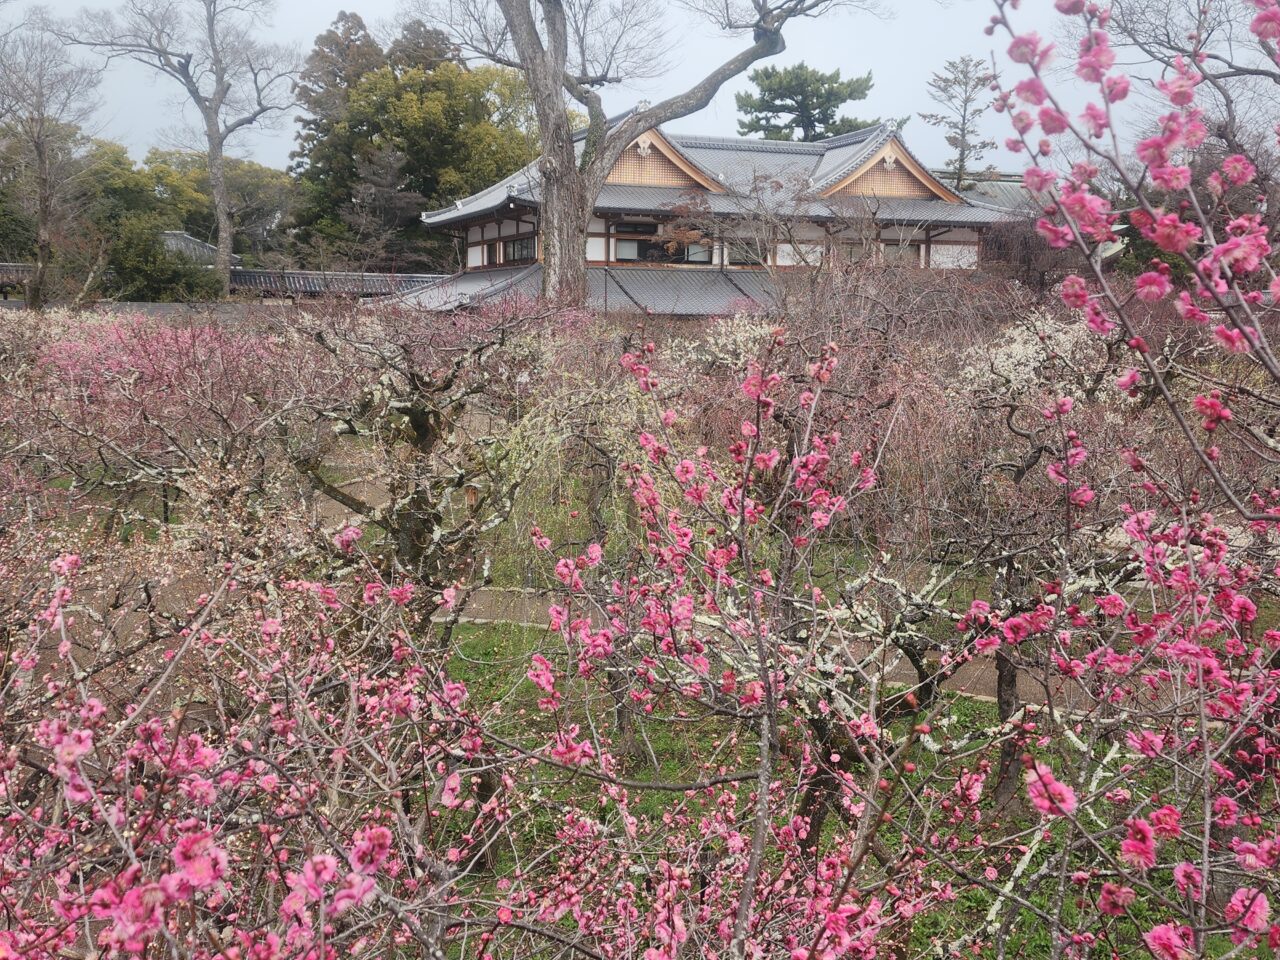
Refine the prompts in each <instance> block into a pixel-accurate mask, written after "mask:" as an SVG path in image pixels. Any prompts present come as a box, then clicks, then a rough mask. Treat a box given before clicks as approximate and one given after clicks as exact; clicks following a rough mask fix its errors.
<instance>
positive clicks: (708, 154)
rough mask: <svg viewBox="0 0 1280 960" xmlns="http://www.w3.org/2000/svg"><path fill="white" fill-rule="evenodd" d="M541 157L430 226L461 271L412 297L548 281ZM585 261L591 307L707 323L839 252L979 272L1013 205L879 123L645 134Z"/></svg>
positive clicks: (427, 300) (620, 168)
mask: <svg viewBox="0 0 1280 960" xmlns="http://www.w3.org/2000/svg"><path fill="white" fill-rule="evenodd" d="M539 176H540V175H539V172H538V166H537V163H536V162H535V163H532V164H530V165H528V166H526V167H524V168H523V169H521V170H519V171H517V172H516V173H514V174H512V175H511V176H509V177H507V178H506V179H504V180H502V181H500V182H498V183H495V184H494V185H493V186H491V187H489V188H487V189H485V190H482V191H480V192H479V193H477V194H474V195H472V196H470V197H467V198H465V199H462V200H458V201H457V202H455V203H454V204H453V205H451V206H449V207H446V208H445V209H443V210H436V211H432V212H430V213H425V214H423V216H422V220H423V223H424V224H425V225H426V226H427V227H428V228H430V229H432V230H433V231H437V232H441V233H446V234H449V235H452V236H454V237H456V238H457V239H458V240H459V241H460V242H461V243H462V244H463V245H464V248H465V261H464V262H465V268H464V270H463V272H461V273H459V274H457V275H455V276H453V277H450V278H448V279H447V280H444V281H441V282H440V283H437V284H432V285H429V286H427V287H423V288H419V289H417V290H415V291H414V292H413V293H411V294H409V295H407V296H408V299H409V300H411V302H413V303H415V304H417V305H420V306H425V307H429V308H434V309H454V308H457V307H463V306H467V305H471V304H475V303H477V302H480V301H483V300H486V299H489V298H491V297H498V296H505V295H509V294H512V293H521V294H528V295H535V294H536V293H537V292H538V290H539V288H540V285H541V266H540V264H539V262H538V261H539V249H538V215H539V200H540V193H541V190H540V183H539ZM594 214H595V215H594V217H593V218H592V220H591V223H590V227H589V230H588V236H587V241H586V246H585V249H584V251H583V255H584V256H585V257H586V260H587V264H588V278H589V284H590V298H591V301H592V306H595V307H598V308H604V309H610V310H614V309H619V310H637V309H638V310H641V311H646V312H652V313H676V314H683V315H707V314H717V313H723V312H726V310H728V309H730V308H731V306H732V305H733V304H734V303H735V302H741V301H744V300H756V301H759V300H760V299H761V298H765V299H767V297H768V295H769V287H770V278H771V277H772V276H773V275H774V274H775V273H776V271H778V270H792V269H805V268H806V267H812V266H816V265H818V264H819V263H820V262H821V261H822V260H823V259H824V258H826V257H829V256H832V255H833V254H835V253H837V252H839V253H840V254H841V255H843V256H848V257H854V258H858V257H864V256H874V257H883V258H885V259H895V260H902V261H905V262H907V263H910V264H913V265H918V266H920V267H932V268H941V269H971V268H973V267H976V266H977V265H978V262H979V258H980V255H981V245H982V234H983V231H984V230H985V229H986V228H987V227H989V226H990V225H991V224H992V223H994V222H996V221H999V220H1002V219H1007V218H1008V217H1009V216H1010V214H1009V211H1008V210H1006V209H1002V208H1001V207H1000V206H998V205H995V204H991V203H987V202H976V203H975V202H971V201H970V200H969V199H967V198H966V197H964V196H961V195H960V194H958V193H956V192H955V191H953V190H951V189H950V188H948V187H947V186H946V185H944V184H943V183H942V182H941V181H940V180H939V179H938V178H937V177H935V176H934V175H933V174H932V173H931V172H930V171H929V170H928V169H927V168H926V167H925V166H924V165H923V164H921V163H920V161H919V160H917V159H916V158H915V156H913V155H912V153H911V151H910V150H908V149H907V147H906V145H905V144H904V143H903V141H902V139H901V137H900V136H899V135H898V133H897V132H896V129H895V128H894V127H892V126H890V125H888V124H877V125H875V126H871V127H867V128H864V129H862V130H858V131H855V132H853V133H847V134H843V135H841V136H837V137H831V138H829V139H827V140H821V141H817V142H812V143H806V142H791V141H776V140H753V139H745V138H740V137H706V136H695V135H688V134H668V133H666V132H664V131H662V130H660V129H659V130H652V131H650V132H648V133H645V134H643V135H641V136H640V137H638V138H637V139H636V140H635V141H634V142H633V143H632V144H631V145H630V146H628V147H627V149H626V151H625V152H624V153H623V154H622V156H621V157H620V158H619V159H618V162H617V163H616V164H615V166H614V168H613V170H612V172H611V173H610V174H609V177H608V180H607V182H606V184H605V186H604V188H603V189H602V190H601V192H600V195H599V197H598V198H597V200H596V203H595V210H594Z"/></svg>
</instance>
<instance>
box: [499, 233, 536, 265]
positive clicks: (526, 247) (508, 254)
mask: <svg viewBox="0 0 1280 960" xmlns="http://www.w3.org/2000/svg"><path fill="white" fill-rule="evenodd" d="M537 256H538V241H537V238H536V237H513V238H512V239H510V240H503V241H502V262H503V263H532V262H533V261H534V260H535V259H537Z"/></svg>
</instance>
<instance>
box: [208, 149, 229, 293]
mask: <svg viewBox="0 0 1280 960" xmlns="http://www.w3.org/2000/svg"><path fill="white" fill-rule="evenodd" d="M205 135H206V137H207V138H208V141H209V192H210V193H211V194H213V213H214V216H215V217H216V218H217V221H218V252H217V254H216V255H215V257H214V261H213V268H214V270H216V271H217V272H218V279H219V280H220V281H221V283H222V293H223V296H225V295H226V294H227V290H228V288H229V287H230V285H231V251H232V244H233V243H234V240H235V233H234V229H235V228H234V227H233V226H232V225H231V199H230V198H229V197H228V196H227V177H226V169H225V167H226V165H225V162H224V158H223V155H222V136H221V134H220V133H219V132H218V131H217V130H216V129H212V128H211V129H209V130H207V131H206V134H205Z"/></svg>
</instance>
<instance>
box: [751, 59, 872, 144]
mask: <svg viewBox="0 0 1280 960" xmlns="http://www.w3.org/2000/svg"><path fill="white" fill-rule="evenodd" d="M747 79H748V80H750V81H751V82H752V83H753V84H755V86H756V90H757V92H756V93H738V94H735V95H734V100H735V101H736V102H737V104H738V112H739V113H741V114H743V115H744V116H743V118H742V119H741V120H739V121H738V132H739V133H741V134H742V135H743V136H751V135H752V134H756V133H758V134H762V135H763V136H764V138H765V139H766V140H803V141H810V140H823V139H826V138H827V137H834V136H838V135H839V134H842V133H850V132H852V131H854V130H860V129H862V128H863V127H868V126H870V125H871V124H873V123H875V122H876V121H874V120H859V119H855V118H853V117H842V116H837V114H838V113H839V111H840V108H841V107H843V106H844V105H845V104H846V103H850V102H852V101H854V100H865V99H866V97H867V94H868V93H870V91H871V74H870V73H867V74H866V75H865V76H861V77H850V78H849V79H848V80H842V79H841V78H840V71H839V70H832V71H831V72H830V73H823V72H822V71H821V70H816V69H814V68H813V67H810V66H808V65H807V64H805V63H797V64H794V65H792V66H790V67H772V66H765V67H759V68H757V69H755V70H752V71H751V73H749V74H748V75H747Z"/></svg>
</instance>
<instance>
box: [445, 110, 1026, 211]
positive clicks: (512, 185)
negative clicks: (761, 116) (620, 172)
mask: <svg viewBox="0 0 1280 960" xmlns="http://www.w3.org/2000/svg"><path fill="white" fill-rule="evenodd" d="M663 136H664V137H665V138H666V139H667V140H668V141H669V142H670V143H671V145H672V146H673V147H674V148H675V149H676V150H678V151H679V152H680V154H681V155H683V156H684V157H685V158H686V159H687V160H689V161H690V162H691V163H692V164H694V165H695V166H696V167H698V168H699V169H700V170H702V171H703V172H704V173H705V174H706V175H707V176H709V177H710V178H711V179H713V180H715V181H716V182H717V183H719V184H720V185H721V186H723V187H724V188H725V192H724V193H712V192H709V191H706V190H702V189H700V188H693V189H683V188H679V187H644V186H630V185H624V184H606V185H605V186H604V188H603V189H602V190H601V192H600V196H599V198H598V199H597V202H596V209H597V210H599V211H601V212H605V213H635V214H641V213H650V214H652V213H662V212H666V211H670V210H680V209H682V208H692V209H695V210H703V211H705V212H706V213H708V214H710V215H712V216H735V215H736V216H743V215H750V214H753V213H759V212H761V207H764V208H765V209H767V210H769V212H771V213H774V214H778V215H784V216H790V217H803V218H808V219H839V218H840V217H841V216H843V215H845V214H846V213H847V211H846V210H844V209H840V208H842V207H845V206H847V204H846V203H845V201H844V199H843V198H842V199H841V200H839V201H830V202H829V201H827V200H824V199H822V198H819V197H817V196H816V193H817V192H819V191H821V190H823V189H825V188H827V187H830V186H831V185H832V184H835V183H837V182H839V181H840V180H841V179H842V178H843V177H845V176H848V174H850V173H852V172H853V171H854V170H856V169H857V168H858V167H859V166H860V165H862V164H863V163H864V162H865V161H866V160H867V158H868V157H870V156H871V155H872V154H873V153H875V152H876V151H877V150H879V149H880V148H881V147H882V146H884V145H885V144H886V143H887V142H888V141H889V140H891V139H892V138H893V136H894V129H893V127H891V126H890V125H888V124H883V123H882V124H876V125H875V126H871V127H867V128H865V129H862V130H856V131H854V132H852V133H846V134H842V135H840V136H838V137H831V138H829V139H827V140H820V141H817V142H813V143H805V142H799V141H795V142H793V141H781V140H751V139H747V138H744V137H704V136H695V135H691V134H674V133H673V134H667V133H663ZM908 152H909V151H908ZM913 159H914V157H913ZM917 162H918V161H917ZM539 178H540V174H539V173H538V168H537V164H536V163H531V164H529V165H528V166H526V167H524V168H523V169H521V170H519V171H517V172H516V173H514V174H512V175H511V176H509V177H507V178H506V179H505V180H502V181H500V182H498V183H496V184H494V185H493V186H492V187H488V188H486V189H484V190H481V191H480V192H479V193H476V194H473V195H472V196H470V197H467V198H466V199H464V200H459V201H458V202H457V203H455V204H454V205H453V206H451V207H446V208H444V209H442V210H436V211H432V212H430V213H425V214H423V217H422V219H423V222H424V223H426V224H427V225H428V226H435V227H445V226H448V225H450V224H456V223H462V222H465V221H467V220H470V219H473V218H478V217H486V216H489V215H490V214H493V213H494V212H496V211H497V210H499V209H500V208H502V207H503V206H505V205H508V204H512V205H514V206H516V207H527V208H535V207H536V206H537V205H538V204H539V202H540V201H541V185H540V179H539ZM805 194H808V196H807V197H806V196H804V195H805ZM903 202H904V201H889V200H885V201H880V202H879V203H878V204H877V205H876V206H875V207H874V209H872V210H871V211H870V212H871V213H872V214H873V215H874V217H875V219H876V220H877V221H878V222H881V223H895V222H896V223H925V222H932V223H957V224H958V223H965V224H970V225H979V224H985V223H991V222H992V221H995V220H998V219H1001V218H1000V216H999V215H998V214H999V213H1000V212H1002V210H1001V208H996V207H993V206H991V205H986V204H983V205H982V206H978V207H976V208H975V210H974V211H973V212H967V213H960V212H959V211H960V210H963V209H964V207H965V204H963V203H960V204H956V203H948V202H946V201H944V200H941V199H938V200H923V201H921V200H916V201H907V202H909V203H912V204H915V206H910V207H904V206H901V204H902V203H903ZM894 204H899V206H894ZM920 204H929V206H920ZM943 208H949V210H947V211H945V212H947V213H948V214H949V215H948V216H942V214H943V213H944V210H943ZM860 212H861V211H860Z"/></svg>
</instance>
